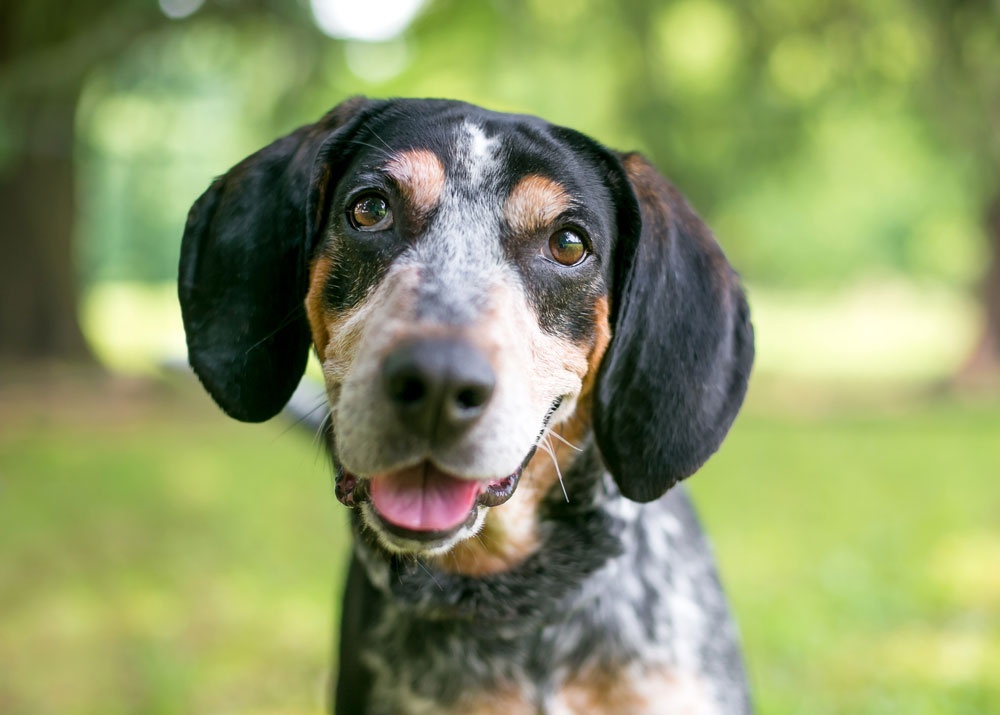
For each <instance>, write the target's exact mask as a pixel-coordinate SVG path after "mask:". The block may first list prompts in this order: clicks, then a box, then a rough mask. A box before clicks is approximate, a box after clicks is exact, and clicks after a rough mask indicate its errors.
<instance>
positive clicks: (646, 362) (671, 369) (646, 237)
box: [594, 154, 754, 502]
mask: <svg viewBox="0 0 1000 715" xmlns="http://www.w3.org/2000/svg"><path fill="white" fill-rule="evenodd" d="M621 164H622V167H623V169H624V172H625V176H626V177H627V180H628V183H629V185H630V187H631V191H630V192H629V191H626V192H624V194H625V195H623V196H621V197H620V198H619V202H620V204H621V203H624V207H622V206H621V205H620V206H619V238H618V244H617V246H616V248H615V255H614V261H615V264H614V267H613V270H614V275H613V277H612V311H613V312H612V318H611V321H612V326H611V328H612V338H611V343H610V344H609V346H608V349H607V351H606V352H605V354H604V357H603V360H602V362H601V366H600V370H599V372H598V379H597V384H596V390H595V399H594V429H595V435H596V438H597V444H598V447H599V448H600V450H601V455H602V457H603V458H604V462H605V464H606V466H607V467H608V469H609V470H610V472H611V474H612V475H613V476H614V478H615V481H616V482H617V484H618V487H619V489H620V490H621V492H622V494H624V495H625V496H626V497H628V498H630V499H633V500H635V501H640V502H646V501H651V500H653V499H656V498H658V497H660V496H661V495H662V494H663V493H664V492H666V491H667V489H669V488H670V487H671V486H673V485H674V484H676V483H677V482H678V481H680V480H681V479H684V478H685V477H687V476H689V475H691V474H693V473H694V472H695V471H696V470H697V469H698V468H699V467H700V466H701V465H702V464H703V463H704V462H705V460H707V459H708V458H709V457H710V456H711V455H712V453H713V452H715V450H716V449H718V447H719V445H720V444H721V442H722V439H723V437H725V435H726V432H727V431H728V430H729V427H730V425H731V424H732V422H733V419H734V418H735V417H736V413H737V411H738V410H739V408H740V405H741V404H742V402H743V396H744V394H745V393H746V387H747V380H748V378H749V375H750V368H751V365H752V363H753V354H754V348H753V328H752V326H751V324H750V314H749V309H748V307H747V303H746V299H745V297H744V295H743V290H742V289H741V287H740V284H739V279H738V277H737V276H736V274H735V272H734V271H733V269H732V268H731V267H730V265H729V263H728V261H727V260H726V257H725V256H724V255H723V253H722V249H721V248H720V247H719V245H718V244H717V243H716V241H715V239H714V238H713V236H712V234H711V232H710V231H709V230H708V228H707V227H706V226H705V225H704V224H703V223H702V221H701V220H700V219H699V218H698V216H697V215H696V214H695V213H694V211H693V210H692V209H691V207H690V206H688V204H687V202H686V201H685V200H684V198H683V197H682V196H681V195H680V193H679V192H678V191H677V190H676V189H675V188H674V187H673V186H671V185H670V183H669V182H668V181H667V180H666V179H665V178H663V177H662V176H661V175H660V174H659V173H658V172H657V171H656V169H654V168H653V167H652V166H651V165H650V164H649V163H648V162H647V161H646V160H645V159H643V158H642V157H641V156H639V155H637V154H631V155H626V156H623V157H622V158H621ZM623 208H624V210H623Z"/></svg>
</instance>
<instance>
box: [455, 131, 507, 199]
mask: <svg viewBox="0 0 1000 715" xmlns="http://www.w3.org/2000/svg"><path fill="white" fill-rule="evenodd" d="M499 144H500V140H499V139H498V138H497V137H492V138H490V137H487V136H486V132H485V131H483V128H482V127H480V126H479V125H477V124H472V123H471V122H465V123H464V124H462V127H461V129H460V131H459V135H458V153H457V156H458V159H459V162H461V165H462V166H463V168H464V169H465V170H466V172H467V174H468V181H469V183H470V184H471V188H479V186H480V184H482V183H483V181H484V180H485V179H486V178H488V177H489V176H490V175H491V174H493V173H494V170H495V169H496V167H497V151H496V150H497V148H498V147H499Z"/></svg>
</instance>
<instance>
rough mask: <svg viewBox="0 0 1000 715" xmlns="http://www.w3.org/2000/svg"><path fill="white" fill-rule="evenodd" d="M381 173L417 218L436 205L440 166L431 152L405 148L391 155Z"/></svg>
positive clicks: (441, 179)
mask: <svg viewBox="0 0 1000 715" xmlns="http://www.w3.org/2000/svg"><path fill="white" fill-rule="evenodd" d="M385 170H386V172H387V173H388V174H389V176H391V177H392V178H393V179H394V180H395V181H396V183H397V184H398V185H399V189H400V191H401V192H402V193H403V198H405V199H406V201H407V202H408V203H409V204H410V206H411V207H413V209H414V211H416V213H417V215H418V217H421V218H423V217H426V216H427V215H428V214H429V213H430V212H431V211H433V210H434V209H435V208H436V207H437V205H438V203H440V201H441V195H442V194H443V193H444V181H445V176H444V165H443V164H442V163H441V160H440V159H439V158H438V157H437V155H436V154H435V153H434V152H432V151H430V150H428V149H408V150H407V151H403V152H400V153H398V154H396V155H395V156H393V157H392V159H390V160H389V163H388V164H386V166H385Z"/></svg>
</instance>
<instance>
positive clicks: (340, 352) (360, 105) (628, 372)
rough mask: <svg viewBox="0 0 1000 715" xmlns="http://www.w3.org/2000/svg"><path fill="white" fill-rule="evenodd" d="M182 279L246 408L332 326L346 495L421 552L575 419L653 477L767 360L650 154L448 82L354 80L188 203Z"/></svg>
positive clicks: (215, 382)
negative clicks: (313, 120) (466, 100)
mask: <svg viewBox="0 0 1000 715" xmlns="http://www.w3.org/2000/svg"><path fill="white" fill-rule="evenodd" d="M181 301H182V307H183V308H184V317H185V325H186V328H187V331H188V338H189V348H190V352H191V359H192V364H193V365H194V366H195V369H196V370H197V371H198V373H199V376H200V377H201V379H202V381H203V383H204V384H205V385H206V387H207V388H208V389H209V391H210V392H211V393H212V395H213V396H214V397H215V398H216V400H217V401H218V402H219V403H220V404H221V405H222V406H223V408H224V409H226V410H227V412H229V413H230V414H233V415H234V416H236V417H239V418H241V419H248V420H259V419H266V418H268V417H270V416H271V415H273V414H274V413H275V412H276V411H277V410H279V409H280V408H281V406H282V405H283V404H284V402H285V401H286V400H287V398H288V395H289V393H290V392H291V389H293V388H294V386H295V384H296V383H297V381H298V378H299V376H300V375H301V373H302V364H303V362H304V353H305V349H306V347H307V346H308V344H309V343H311V344H312V346H313V348H314V349H315V351H316V353H317V355H318V356H319V359H320V362H321V364H322V366H323V373H324V377H325V381H326V387H327V393H328V397H329V401H330V409H331V430H330V432H331V442H332V444H331V446H332V450H333V456H334V461H335V464H336V466H337V471H338V477H337V478H338V497H339V498H340V499H341V501H343V502H344V503H346V504H349V505H352V506H356V507H358V508H359V509H360V510H361V514H362V516H363V518H364V521H365V523H366V524H367V526H368V527H369V528H371V529H372V530H373V531H374V532H375V533H376V534H377V535H378V537H379V540H380V541H381V542H382V543H383V545H385V546H386V547H387V548H389V549H391V550H395V551H404V552H423V553H440V552H443V551H447V550H448V549H450V548H452V547H453V546H454V545H455V544H457V543H459V542H461V541H462V540H464V539H466V538H468V537H469V536H472V535H473V534H475V533H476V531H477V530H478V529H479V528H480V527H481V525H482V523H483V520H484V518H485V515H486V513H487V511H488V510H489V509H491V508H492V509H502V508H503V504H504V503H505V502H506V501H507V500H508V499H510V498H511V496H512V495H513V494H514V492H515V490H516V489H517V487H518V481H519V479H520V477H521V474H522V472H523V470H524V469H525V467H526V465H528V463H529V460H531V458H532V455H533V454H534V452H535V449H536V447H537V446H538V445H539V442H540V440H542V439H543V438H544V436H545V434H546V431H547V430H549V429H552V428H553V427H554V426H556V425H558V424H560V423H561V422H563V421H565V420H567V419H569V418H570V417H575V418H576V420H577V421H578V423H580V424H585V425H589V424H590V423H591V421H592V419H593V421H594V423H595V427H596V437H597V440H598V444H599V445H600V448H601V452H602V455H603V457H604V460H605V462H606V463H607V464H608V466H609V468H610V469H611V471H612V473H613V475H614V476H615V478H616V480H617V481H618V483H619V486H620V487H621V489H622V492H623V493H624V494H625V495H626V496H629V497H632V498H635V499H638V500H642V501H645V500H648V499H652V498H655V497H657V496H659V495H660V494H662V493H663V491H665V490H666V489H667V488H668V487H669V486H670V485H671V484H672V483H674V482H675V481H677V480H678V479H679V478H682V477H683V476H687V474H689V473H691V472H692V471H694V469H696V468H697V466H698V465H700V464H701V462H702V461H704V459H705V458H707V456H708V455H709V454H711V452H712V451H714V449H715V448H716V447H717V446H718V443H719V441H721V439H722V436H723V435H724V434H725V431H726V430H727V429H728V426H729V424H730V422H731V420H732V418H733V417H734V416H735V412H736V409H737V408H738V406H739V403H740V402H741V400H742V396H743V391H744V389H745V386H746V378H747V374H748V372H749V367H750V361H751V359H752V337H751V336H750V332H749V331H750V328H749V322H748V319H747V314H746V306H745V303H744V301H743V298H742V293H741V291H740V289H739V286H738V282H737V281H736V279H735V276H734V274H733V273H732V271H731V269H730V268H729V266H728V264H727V263H726V261H725V258H724V257H723V256H722V253H721V251H719V249H718V247H717V245H716V244H715V242H714V240H713V239H712V237H711V235H710V234H709V233H708V231H707V229H705V228H704V226H703V225H702V224H701V223H700V221H698V219H697V217H696V216H694V214H693V212H691V211H690V209H689V208H688V207H687V206H686V204H685V203H684V202H683V200H682V199H681V198H680V196H679V195H677V194H676V192H674V191H673V189H672V188H671V187H670V186H669V184H667V183H666V182H665V181H664V180H663V179H662V177H660V176H659V175H658V174H656V173H655V171H654V170H652V168H651V167H650V166H649V165H648V164H646V163H645V162H644V161H643V160H642V159H641V158H639V157H636V156H630V157H621V156H619V155H616V154H614V153H613V152H610V151H608V150H607V149H605V148H604V147H602V146H600V145H599V144H597V143H596V142H593V141H592V140H590V139H588V138H586V137H584V136H582V135H580V134H577V133H576V132H572V131H570V130H566V129H562V128H558V127H554V126H552V125H549V124H547V123H546V122H543V121H541V120H538V119H535V118H530V117H521V116H511V115H502V114H496V113H491V112H487V111H485V110H481V109H478V108H475V107H471V106H469V105H465V104H460V103H454V102H444V101H428V100H396V101H391V102H381V103H375V102H367V101H364V100H353V101H351V102H348V103H345V104H344V105H341V106H340V107H338V108H336V109H335V110H333V111H332V112H331V113H330V114H328V115H327V117H324V119H323V120H321V121H320V122H318V123H317V124H315V125H311V126H309V127H304V128H303V129H300V130H299V131H298V132H296V133H294V134H292V135H290V136H288V137H285V138H284V139H281V140H279V141H278V142H276V143H275V144H273V145H271V146H270V147H267V148H265V149H264V150H262V151H261V152H259V153H258V154H256V155H254V156H252V157H250V158H248V159H247V160H246V161H245V162H243V163H241V164H240V165H238V166H237V167H234V169H233V170H232V171H231V172H230V173H229V174H227V175H226V176H225V177H223V178H222V179H221V180H219V181H217V182H216V184H214V185H213V187H212V188H211V189H209V191H208V192H206V194H205V195H204V196H203V197H202V198H201V199H200V200H199V202H198V203H197V204H196V205H195V207H194V208H193V209H192V214H191V218H190V219H189V224H188V228H187V230H186V233H185V242H184V247H183V251H182V261H181ZM612 336H613V337H612ZM609 339H610V346H609ZM605 353H607V354H605ZM591 410H593V414H591ZM581 413H582V414H581Z"/></svg>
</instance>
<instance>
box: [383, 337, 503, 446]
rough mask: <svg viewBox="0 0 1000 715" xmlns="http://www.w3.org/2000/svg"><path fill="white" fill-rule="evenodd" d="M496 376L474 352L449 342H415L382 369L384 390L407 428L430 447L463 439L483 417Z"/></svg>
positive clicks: (393, 355) (397, 352) (390, 357)
mask: <svg viewBox="0 0 1000 715" xmlns="http://www.w3.org/2000/svg"><path fill="white" fill-rule="evenodd" d="M495 386H496V375H494V373H493V368H492V367H490V364H489V362H488V361H487V360H486V357H485V356H484V355H483V354H482V353H481V352H479V350H477V349H476V348H474V347H473V346H471V345H469V344H468V343H466V342H463V341H461V340H455V339H451V338H426V339H421V340H414V341H412V342H409V343H406V344H405V345H403V346H401V347H399V348H396V349H395V350H394V351H393V352H391V353H389V355H388V357H386V359H385V362H384V363H382V387H383V389H384V390H385V394H386V395H387V396H388V397H389V400H390V401H391V402H392V405H393V407H395V409H396V414H397V416H398V417H399V419H400V421H401V422H402V423H403V424H404V425H406V427H407V428H408V429H409V430H410V431H411V432H413V433H414V434H416V435H417V436H419V437H422V438H424V439H426V440H428V441H429V442H430V443H432V444H444V443H447V442H449V441H451V440H454V439H456V438H457V437H459V436H460V435H461V434H463V433H464V432H465V431H466V430H468V429H469V427H471V426H472V424H473V423H474V422H475V421H476V420H477V419H479V416H480V415H481V414H482V413H483V412H484V411H485V409H486V405H487V403H488V402H489V401H490V397H492V395H493V388H494V387H495Z"/></svg>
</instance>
